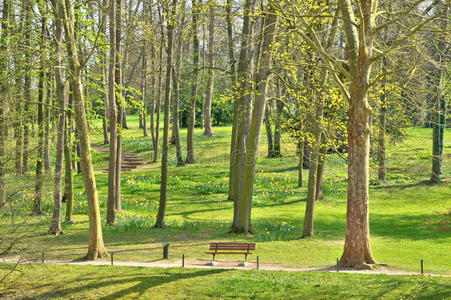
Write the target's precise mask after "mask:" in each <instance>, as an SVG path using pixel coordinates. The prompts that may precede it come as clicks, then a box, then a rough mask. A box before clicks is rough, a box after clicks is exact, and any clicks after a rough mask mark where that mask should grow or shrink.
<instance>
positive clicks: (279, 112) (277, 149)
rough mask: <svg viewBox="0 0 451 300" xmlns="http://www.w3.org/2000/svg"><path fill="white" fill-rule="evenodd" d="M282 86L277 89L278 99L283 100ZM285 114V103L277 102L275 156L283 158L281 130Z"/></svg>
mask: <svg viewBox="0 0 451 300" xmlns="http://www.w3.org/2000/svg"><path fill="white" fill-rule="evenodd" d="M280 89H281V88H280V86H278V87H277V91H278V97H279V98H281V92H280ZM282 113H283V103H282V102H280V101H277V102H276V118H275V120H274V156H275V157H281V156H282V153H281V151H280V129H281V123H282V122H281V119H282Z"/></svg>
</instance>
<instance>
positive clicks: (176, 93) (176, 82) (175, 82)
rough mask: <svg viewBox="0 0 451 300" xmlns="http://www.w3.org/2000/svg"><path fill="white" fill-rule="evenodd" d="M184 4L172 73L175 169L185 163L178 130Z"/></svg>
mask: <svg viewBox="0 0 451 300" xmlns="http://www.w3.org/2000/svg"><path fill="white" fill-rule="evenodd" d="M185 4H186V1H182V3H181V5H182V7H181V12H182V16H181V20H180V25H179V30H178V33H177V49H176V51H175V55H176V58H175V60H176V62H175V70H174V72H173V73H172V78H173V85H174V104H173V113H172V128H173V133H174V143H175V148H176V156H177V167H180V166H184V165H185V162H184V161H183V154H182V146H181V142H180V128H179V103H180V85H179V78H180V69H181V64H182V58H183V44H182V43H183V29H184V26H185V13H184V11H185Z"/></svg>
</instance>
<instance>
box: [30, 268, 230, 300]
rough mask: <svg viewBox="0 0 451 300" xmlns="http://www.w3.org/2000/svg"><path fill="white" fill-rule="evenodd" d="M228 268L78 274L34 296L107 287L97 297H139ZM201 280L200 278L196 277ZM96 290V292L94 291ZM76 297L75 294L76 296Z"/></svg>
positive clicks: (56, 294)
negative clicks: (66, 283) (67, 283)
mask: <svg viewBox="0 0 451 300" xmlns="http://www.w3.org/2000/svg"><path fill="white" fill-rule="evenodd" d="M227 271H228V270H201V271H196V272H187V273H177V272H175V271H171V270H162V271H161V273H160V274H159V275H150V274H149V275H144V274H142V273H141V272H140V273H141V274H139V275H120V274H119V275H112V276H107V277H96V278H93V277H91V278H89V279H88V280H87V279H86V276H80V277H79V278H77V279H75V280H74V281H73V282H77V284H76V286H75V287H70V288H65V287H60V288H55V289H52V291H49V292H45V293H41V294H35V295H34V297H37V298H43V299H47V298H54V297H61V296H62V297H64V296H71V297H73V296H74V295H77V294H79V293H80V291H82V292H84V293H88V294H90V295H94V294H97V295H99V291H97V290H98V289H105V288H107V289H109V290H111V291H113V292H112V293H110V294H107V295H104V296H101V297H99V298H98V299H117V298H122V297H127V296H128V297H131V296H130V295H131V294H133V298H136V297H140V296H142V295H143V294H145V293H146V291H147V290H149V289H151V288H154V287H156V286H159V285H163V284H167V283H171V282H174V281H178V280H183V279H189V278H194V277H203V276H207V275H212V274H218V273H223V272H227ZM198 280H202V279H198ZM121 285H127V287H125V288H122V289H121ZM96 291H97V292H96ZM76 297H77V296H76Z"/></svg>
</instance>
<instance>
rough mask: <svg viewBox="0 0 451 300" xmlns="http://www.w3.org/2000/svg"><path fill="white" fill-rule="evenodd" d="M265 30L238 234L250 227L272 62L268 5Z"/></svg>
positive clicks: (273, 28) (272, 16)
mask: <svg viewBox="0 0 451 300" xmlns="http://www.w3.org/2000/svg"><path fill="white" fill-rule="evenodd" d="M264 22H265V27H264V28H265V29H264V37H263V44H262V55H261V63H260V66H259V70H258V73H257V75H256V84H257V94H256V95H255V102H254V108H253V110H252V120H251V125H250V130H249V136H248V139H247V142H246V154H245V158H244V159H245V160H244V161H245V162H246V163H245V164H244V163H243V164H242V165H243V171H242V176H241V177H240V181H241V182H242V184H241V186H240V201H239V204H238V205H239V209H238V219H237V222H236V223H235V224H234V228H233V230H234V231H235V232H239V233H245V234H247V233H249V232H252V231H253V230H252V227H251V206H252V205H251V204H252V191H253V185H254V178H255V165H256V161H257V154H258V146H259V142H260V131H261V127H262V124H263V119H264V115H265V108H266V91H267V84H268V80H269V71H270V68H271V60H272V47H273V42H274V36H275V33H276V26H277V14H275V13H274V8H273V6H272V5H271V3H270V4H269V9H268V12H267V14H266V16H265V19H264Z"/></svg>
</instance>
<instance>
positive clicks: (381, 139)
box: [377, 87, 387, 182]
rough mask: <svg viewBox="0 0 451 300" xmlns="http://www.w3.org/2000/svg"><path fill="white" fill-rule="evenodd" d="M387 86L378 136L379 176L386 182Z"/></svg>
mask: <svg viewBox="0 0 451 300" xmlns="http://www.w3.org/2000/svg"><path fill="white" fill-rule="evenodd" d="M385 93H386V88H385V87H384V88H383V94H382V95H381V96H380V100H381V108H380V112H379V136H378V148H377V160H378V163H379V167H378V178H379V180H381V181H383V182H385V181H386V180H387V179H386V167H385V121H386V119H387V103H386V95H385Z"/></svg>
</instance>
